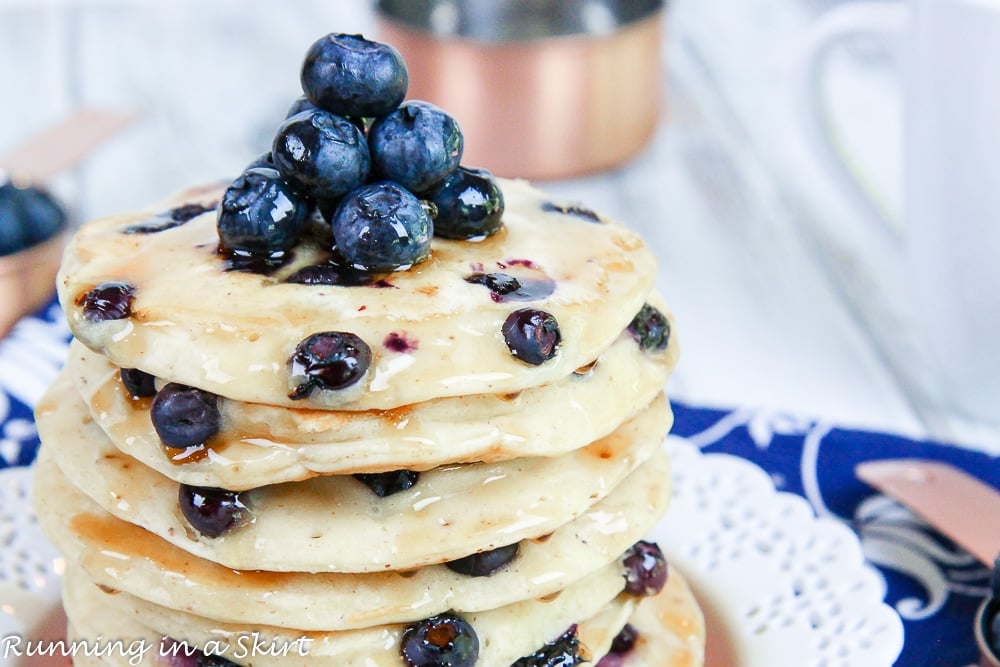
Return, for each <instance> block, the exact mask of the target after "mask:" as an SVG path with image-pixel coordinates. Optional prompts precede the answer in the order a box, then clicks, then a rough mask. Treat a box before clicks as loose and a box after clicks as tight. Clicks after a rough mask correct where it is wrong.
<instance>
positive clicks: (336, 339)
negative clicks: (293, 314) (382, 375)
mask: <svg viewBox="0 0 1000 667" xmlns="http://www.w3.org/2000/svg"><path fill="white" fill-rule="evenodd" d="M371 363H372V351H371V348H370V347H368V344H367V343H365V342H364V341H363V340H361V339H360V338H358V337H357V336H355V335H354V334H352V333H347V332H342V331H324V332H321V333H315V334H313V335H311V336H309V337H308V338H306V339H305V340H303V341H302V342H301V343H299V344H298V345H297V346H296V347H295V353H294V354H292V356H291V358H290V359H289V360H288V367H289V372H290V374H291V379H292V382H293V383H294V385H295V389H294V391H292V393H291V394H289V395H288V397H289V398H291V399H292V400H299V399H303V398H307V397H308V396H310V395H311V394H312V393H313V391H314V390H315V389H317V388H320V389H330V390H337V389H343V388H345V387H349V386H351V385H352V384H355V383H356V382H358V381H359V380H360V379H361V378H363V377H364V376H365V374H366V373H367V372H368V368H369V367H370V366H371Z"/></svg>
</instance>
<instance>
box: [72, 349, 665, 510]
mask: <svg viewBox="0 0 1000 667" xmlns="http://www.w3.org/2000/svg"><path fill="white" fill-rule="evenodd" d="M676 350H677V343H676V342H675V341H671V343H670V345H669V346H668V347H667V348H666V349H665V350H663V351H662V352H660V353H657V354H650V353H649V352H647V351H644V350H642V349H641V348H640V347H639V345H638V344H637V343H636V341H635V339H634V338H633V336H632V335H631V334H629V333H628V332H623V333H622V334H621V335H619V337H618V339H616V340H615V342H614V343H613V344H612V345H611V347H610V348H608V349H607V350H606V351H605V352H604V353H603V354H602V355H601V356H600V357H599V359H598V360H597V362H596V363H595V364H593V365H592V366H588V367H585V368H583V369H579V371H578V372H575V373H573V374H571V375H570V376H569V377H566V378H563V379H560V380H558V381H556V382H553V383H552V384H548V385H542V386H540V387H533V388H530V389H526V390H525V391H523V392H520V393H518V394H506V395H504V394H480V395H472V396H458V397H452V398H441V399H435V400H432V401H428V402H425V403H418V404H414V405H410V406H406V407H405V408H397V409H394V410H391V411H361V412H349V411H334V410H306V409H288V408H283V407H276V406H269V405H265V404H261V403H244V402H241V401H234V400H231V399H227V398H222V397H220V398H219V399H218V407H219V413H220V418H221V426H220V429H219V433H218V434H217V435H215V436H214V437H213V438H212V440H211V441H210V443H209V447H208V449H209V450H210V452H204V451H198V452H195V453H194V454H195V455H192V453H191V452H187V451H186V450H184V449H169V448H167V449H165V448H164V446H163V443H162V442H161V440H160V439H159V437H158V436H157V434H156V431H155V429H154V426H153V424H152V422H151V418H150V410H149V408H150V401H149V400H142V399H143V397H141V396H140V397H137V396H133V395H132V394H131V393H130V392H129V389H128V388H127V387H126V386H124V383H123V380H122V374H121V369H119V368H118V367H116V366H114V365H113V364H111V363H110V362H108V361H107V360H106V359H105V358H104V357H102V356H100V355H98V354H96V353H94V352H92V351H90V350H88V349H87V348H86V347H84V346H83V345H81V344H79V343H74V344H73V346H72V348H71V352H70V357H69V363H68V368H67V371H66V373H67V374H68V375H71V376H72V380H73V382H74V383H75V384H76V390H78V391H79V393H80V394H81V395H82V396H83V397H84V399H85V400H86V402H87V404H88V406H89V409H90V413H91V415H92V416H93V418H94V420H95V421H96V422H97V423H98V424H99V425H100V426H101V428H102V429H103V430H104V431H105V433H106V434H107V435H108V437H109V438H110V439H111V441H112V442H113V443H114V444H115V446H116V447H118V449H120V450H121V451H122V452H124V453H126V454H128V455H130V456H133V457H135V458H136V459H138V460H140V461H142V462H143V463H145V464H146V465H148V466H150V467H153V468H155V469H156V470H157V471H159V472H160V473H162V474H164V475H166V476H168V477H170V478H172V479H174V480H176V481H179V482H183V483H185V484H193V485H197V486H220V487H224V488H227V489H234V490H241V489H247V488H254V487H256V486H262V485H264V484H275V483H279V482H285V481H295V480H301V479H306V478H308V477H312V476H314V475H317V474H330V473H338V474H344V473H355V472H385V471H390V470H398V469H401V468H406V469H409V470H426V469H428V468H433V467H436V466H439V465H442V464H445V463H457V462H466V461H501V460H505V459H510V458H516V457H522V456H558V455H561V454H565V453H567V452H569V451H572V450H573V449H577V448H579V447H582V446H585V445H587V444H589V443H591V442H593V441H595V440H597V439H599V438H602V437H604V436H605V435H607V434H608V433H610V432H611V431H613V430H614V429H615V428H617V427H618V426H620V425H621V424H622V422H623V421H625V420H627V419H629V418H630V417H633V416H634V415H635V414H637V413H638V412H639V411H640V410H641V409H643V408H644V407H645V406H647V405H649V404H650V402H651V401H652V400H653V399H654V398H655V396H656V395H657V394H658V393H659V392H660V391H661V388H662V386H663V383H664V381H665V380H666V378H667V375H668V373H669V372H670V370H671V369H672V367H673V364H674V362H675V360H676V356H677V354H676ZM625 379H627V381H623V380H625ZM66 383H67V381H66V379H65V378H60V380H58V381H57V384H58V385H59V387H60V389H57V390H54V391H58V392H63V391H65V392H72V391H73V389H72V388H69V387H64V386H63V385H65V384H66ZM158 384H160V385H161V386H162V384H163V382H159V383H158ZM612 384H614V387H615V390H614V391H613V392H609V391H608V388H609V386H610V385H612ZM66 401H68V399H67V398H59V399H56V402H57V403H59V404H62V403H64V402H66ZM209 453H210V454H211V455H208V454H209Z"/></svg>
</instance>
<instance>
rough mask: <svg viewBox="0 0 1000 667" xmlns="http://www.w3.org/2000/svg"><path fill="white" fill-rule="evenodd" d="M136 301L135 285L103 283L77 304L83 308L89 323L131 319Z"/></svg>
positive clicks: (86, 294)
mask: <svg viewBox="0 0 1000 667" xmlns="http://www.w3.org/2000/svg"><path fill="white" fill-rule="evenodd" d="M134 301H135V286H134V285H130V284H128V283H123V282H118V281H111V282H106V283H101V284H100V285H97V286H96V287H94V288H93V289H91V290H90V291H89V292H87V293H85V294H83V295H81V296H80V297H79V298H78V299H77V300H76V303H77V305H78V306H83V317H84V319H86V320H87V321H88V322H104V321H106V320H124V319H126V318H128V317H131V315H132V303H133V302H134Z"/></svg>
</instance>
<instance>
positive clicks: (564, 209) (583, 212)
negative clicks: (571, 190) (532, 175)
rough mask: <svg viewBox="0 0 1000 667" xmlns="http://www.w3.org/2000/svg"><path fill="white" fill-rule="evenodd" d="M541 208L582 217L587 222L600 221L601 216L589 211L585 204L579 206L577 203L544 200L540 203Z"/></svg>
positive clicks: (550, 211)
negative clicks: (557, 202) (558, 202)
mask: <svg viewBox="0 0 1000 667" xmlns="http://www.w3.org/2000/svg"><path fill="white" fill-rule="evenodd" d="M542 210H543V211H547V212H549V213H561V214H563V215H575V216H576V217H578V218H583V219H584V220H587V221H589V222H600V221H601V218H600V216H599V215H597V214H596V213H594V212H593V211H591V210H590V209H589V208H586V207H585V206H580V205H579V204H556V203H554V202H550V201H547V202H544V203H543V204H542Z"/></svg>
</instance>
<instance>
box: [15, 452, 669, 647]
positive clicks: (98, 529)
mask: <svg viewBox="0 0 1000 667" xmlns="http://www.w3.org/2000/svg"><path fill="white" fill-rule="evenodd" d="M37 465H38V474H37V476H36V483H35V487H34V489H35V505H36V507H37V510H38V516H39V521H40V523H41V525H42V527H43V529H44V530H45V532H46V533H47V534H49V535H51V536H52V539H53V540H54V542H55V544H56V547H57V548H58V549H60V551H62V552H63V554H65V556H66V558H67V560H69V561H70V562H74V563H78V564H79V565H80V566H81V567H82V568H83V570H84V571H85V572H86V574H87V576H88V577H89V578H90V579H91V580H92V581H94V582H95V583H97V584H100V585H101V586H104V587H105V588H107V589H114V590H123V591H125V592H127V593H131V594H132V595H135V596H137V597H141V598H143V599H146V600H149V601H151V602H154V603H156V604H160V605H162V606H166V607H169V608H171V609H177V610H182V611H183V610H193V609H197V610H198V613H199V614H201V615H204V616H208V617H210V618H213V619H217V620H220V621H224V622H229V623H255V624H263V625H285V626H291V627H295V628H298V629H301V630H345V629H354V628H360V627H368V626H371V625H377V624H386V623H398V622H408V621H414V620H418V619H420V618H426V617H429V616H432V615H434V614H437V613H441V612H444V611H447V610H448V609H453V610H455V611H459V612H474V611H483V610H487V609H493V608H496V607H501V606H504V605H508V604H512V603H514V602H518V601H522V600H527V599H531V598H541V597H544V596H546V595H550V594H553V593H556V592H557V591H559V590H561V589H563V588H565V587H566V586H567V585H569V584H571V583H572V582H574V581H577V580H579V579H581V578H582V577H584V576H586V575H588V574H590V573H592V572H594V571H596V570H598V569H600V568H602V567H604V566H606V565H608V564H609V563H611V562H612V561H614V560H616V559H618V558H619V555H620V554H621V553H622V552H623V551H625V549H627V548H628V547H630V546H631V545H632V544H633V543H634V542H635V541H636V540H638V539H639V538H640V537H641V536H642V535H644V534H645V533H647V532H648V531H649V530H650V529H651V528H652V526H653V524H654V523H655V522H656V520H657V518H658V517H659V516H660V515H661V514H662V513H663V511H664V509H665V508H666V504H667V500H668V497H669V492H670V475H669V470H661V471H658V472H657V474H656V475H650V476H648V479H646V480H645V482H646V483H645V484H631V483H630V484H624V485H619V487H618V488H616V489H615V490H614V492H612V494H611V495H610V496H608V497H607V498H605V499H604V500H602V501H600V502H598V503H596V504H595V505H594V506H593V507H591V508H590V509H588V510H587V511H586V512H585V513H584V514H582V515H581V516H579V517H577V518H576V519H574V520H573V521H571V522H570V523H568V524H566V525H564V526H561V527H560V528H558V529H557V530H556V531H555V532H553V533H552V534H551V535H550V536H548V537H547V539H545V540H537V541H535V540H525V541H523V542H522V543H521V545H520V548H519V553H518V555H517V557H516V558H515V559H514V560H513V561H512V562H511V563H510V564H508V565H507V566H505V567H503V568H502V569H501V570H499V571H498V572H496V573H494V574H493V575H491V576H489V577H468V576H465V575H461V574H458V573H456V572H453V571H452V570H450V569H448V568H447V567H445V566H443V565H431V566H427V567H424V568H420V569H418V570H413V571H410V572H404V573H400V572H376V573H371V574H363V575H358V574H302V573H274V572H240V571H237V570H232V569H230V568H226V567H223V566H221V565H217V564H216V563H213V562H211V561H207V560H204V559H201V558H197V557H195V556H192V555H190V554H189V553H187V552H186V551H184V550H182V549H180V548H178V547H175V546H173V545H172V544H170V543H169V542H166V541H164V540H162V539H160V538H159V537H157V536H155V535H153V534H152V533H149V532H148V531H145V530H143V529H142V528H139V527H138V526H134V525H132V524H130V523H126V522H124V521H121V520H120V519H117V518H115V517H114V516H112V515H110V514H108V513H107V512H106V511H104V510H103V509H101V508H100V507H99V506H98V505H97V504H96V503H95V502H94V501H92V500H91V499H90V498H88V497H87V496H85V495H84V494H83V493H82V492H80V491H78V490H76V488H75V487H74V486H73V485H72V484H70V482H69V481H68V480H66V478H65V476H64V475H63V474H62V472H61V471H60V470H59V468H58V466H57V465H56V464H55V463H54V462H53V461H52V460H51V457H50V456H49V455H48V453H47V451H46V452H43V454H42V456H41V457H40V458H39V460H38V463H37Z"/></svg>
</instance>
